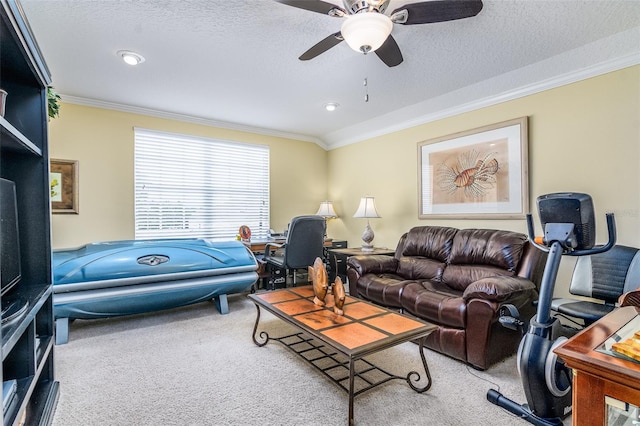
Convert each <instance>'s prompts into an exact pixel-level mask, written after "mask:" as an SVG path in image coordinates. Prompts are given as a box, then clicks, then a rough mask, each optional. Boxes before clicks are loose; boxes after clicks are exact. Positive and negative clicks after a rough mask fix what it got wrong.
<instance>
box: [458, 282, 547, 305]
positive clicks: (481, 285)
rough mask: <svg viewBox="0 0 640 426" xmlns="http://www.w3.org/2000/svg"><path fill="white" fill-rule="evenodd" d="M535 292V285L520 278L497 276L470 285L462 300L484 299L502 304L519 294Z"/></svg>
mask: <svg viewBox="0 0 640 426" xmlns="http://www.w3.org/2000/svg"><path fill="white" fill-rule="evenodd" d="M535 290H536V285H535V284H534V283H533V282H531V281H529V280H527V279H525V278H521V277H517V276H515V277H511V276H497V277H490V278H483V279H481V280H478V281H476V282H474V283H471V284H470V285H469V286H468V287H467V288H466V289H465V291H464V293H463V294H462V298H463V299H464V300H470V299H485V300H491V301H494V302H504V301H507V300H509V299H511V298H513V297H516V296H517V295H519V294H521V293H530V292H534V293H535Z"/></svg>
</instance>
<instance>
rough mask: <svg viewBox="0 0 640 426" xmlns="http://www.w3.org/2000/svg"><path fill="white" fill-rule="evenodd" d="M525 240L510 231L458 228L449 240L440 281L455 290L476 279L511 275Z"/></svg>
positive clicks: (522, 236) (461, 288)
mask: <svg viewBox="0 0 640 426" xmlns="http://www.w3.org/2000/svg"><path fill="white" fill-rule="evenodd" d="M526 244H527V237H526V236H525V235H523V234H519V233H516V232H511V231H499V230H492V229H462V230H460V231H458V232H457V233H456V235H455V237H454V239H453V244H452V247H451V253H450V255H449V258H448V261H447V263H448V265H447V267H446V269H445V270H444V273H443V275H442V281H443V282H444V283H446V284H447V285H448V286H450V287H451V288H453V289H455V290H461V291H464V289H465V288H466V287H467V286H468V285H469V284H471V283H472V282H475V281H477V280H479V279H482V278H486V277H491V276H496V275H497V276H511V275H515V272H516V270H517V268H518V263H519V262H520V258H521V257H522V254H523V251H524V248H525V246H526Z"/></svg>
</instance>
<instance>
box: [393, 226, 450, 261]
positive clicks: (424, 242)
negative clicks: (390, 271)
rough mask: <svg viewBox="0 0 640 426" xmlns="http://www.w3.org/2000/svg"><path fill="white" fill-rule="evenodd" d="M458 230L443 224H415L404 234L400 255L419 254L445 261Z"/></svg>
mask: <svg viewBox="0 0 640 426" xmlns="http://www.w3.org/2000/svg"><path fill="white" fill-rule="evenodd" d="M457 232H458V230H457V229H456V228H449V227H444V226H417V227H415V228H412V229H411V230H410V231H409V232H407V234H406V238H405V240H404V246H403V247H402V250H401V253H400V255H401V256H420V257H428V258H431V259H435V260H439V261H440V262H445V261H446V260H447V259H448V258H449V255H450V253H451V245H452V244H453V238H454V236H455V235H456V233H457Z"/></svg>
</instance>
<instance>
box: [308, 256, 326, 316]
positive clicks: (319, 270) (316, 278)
mask: <svg viewBox="0 0 640 426" xmlns="http://www.w3.org/2000/svg"><path fill="white" fill-rule="evenodd" d="M309 276H310V277H311V280H312V282H313V294H315V297H314V298H313V303H315V304H316V305H318V306H324V305H325V303H324V298H325V297H326V296H327V291H328V289H329V277H328V276H327V269H326V268H325V266H324V263H323V262H322V259H320V258H319V257H316V260H315V262H313V266H309Z"/></svg>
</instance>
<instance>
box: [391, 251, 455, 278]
mask: <svg viewBox="0 0 640 426" xmlns="http://www.w3.org/2000/svg"><path fill="white" fill-rule="evenodd" d="M444 266H445V264H444V262H441V261H438V260H433V259H428V258H426V257H420V256H411V257H401V258H400V259H399V260H398V272H397V274H398V275H400V276H401V277H404V278H406V279H408V280H419V279H423V280H432V281H441V280H442V272H443V271H444Z"/></svg>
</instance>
